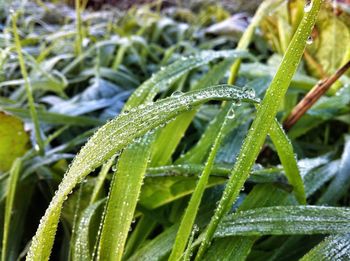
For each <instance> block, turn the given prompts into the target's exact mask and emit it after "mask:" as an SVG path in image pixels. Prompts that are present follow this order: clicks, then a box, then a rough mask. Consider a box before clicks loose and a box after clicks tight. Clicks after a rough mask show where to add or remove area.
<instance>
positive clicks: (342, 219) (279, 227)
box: [215, 206, 350, 237]
mask: <svg viewBox="0 0 350 261" xmlns="http://www.w3.org/2000/svg"><path fill="white" fill-rule="evenodd" d="M349 214H350V209H349V208H337V207H319V206H288V207H285V206H283V207H267V208H257V209H254V210H247V211H241V212H238V213H236V214H231V215H228V216H226V217H225V218H224V219H223V220H222V222H221V224H220V225H219V227H218V230H217V231H216V233H215V236H216V237H226V236H233V235H241V236H254V235H256V236H262V235H300V234H301V235H305V234H306V235H312V234H335V233H348V232H350V223H349Z"/></svg>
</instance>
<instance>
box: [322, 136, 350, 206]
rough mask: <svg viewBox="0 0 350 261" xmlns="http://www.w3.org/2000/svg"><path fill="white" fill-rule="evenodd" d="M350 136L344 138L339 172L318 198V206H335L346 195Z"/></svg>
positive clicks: (349, 179) (348, 180) (348, 179)
mask: <svg viewBox="0 0 350 261" xmlns="http://www.w3.org/2000/svg"><path fill="white" fill-rule="evenodd" d="M349 173H350V135H347V136H345V144H344V151H343V154H342V156H341V160H340V165H339V171H338V173H337V175H336V176H335V178H334V179H333V180H332V182H331V184H330V185H329V186H328V188H327V190H326V192H325V193H324V194H323V195H322V196H321V197H320V198H319V200H318V204H330V205H332V204H335V203H336V202H337V201H338V200H339V199H341V198H342V197H343V196H344V194H346V193H347V192H348V190H349V187H350V175H349Z"/></svg>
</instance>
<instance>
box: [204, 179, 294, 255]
mask: <svg viewBox="0 0 350 261" xmlns="http://www.w3.org/2000/svg"><path fill="white" fill-rule="evenodd" d="M288 196H289V194H288V193H287V192H286V191H284V190H282V189H280V188H278V187H277V186H273V185H271V184H264V185H256V186H254V188H253V190H252V191H251V192H250V193H249V194H248V196H247V197H246V198H245V199H244V201H243V203H242V204H241V205H240V206H239V209H238V211H246V210H249V209H255V208H258V207H272V206H277V205H282V204H284V205H285V202H286V200H287V198H288ZM258 239H259V237H258V236H251V237H248V236H234V237H225V238H217V239H216V240H215V241H214V242H213V244H212V245H211V246H210V248H209V249H208V252H207V254H206V256H205V257H204V260H208V261H209V260H215V259H218V260H237V261H238V260H246V258H247V256H248V254H249V253H250V251H251V248H252V247H253V245H254V243H255V242H256V241H257V240H258Z"/></svg>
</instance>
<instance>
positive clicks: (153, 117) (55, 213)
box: [27, 85, 254, 260]
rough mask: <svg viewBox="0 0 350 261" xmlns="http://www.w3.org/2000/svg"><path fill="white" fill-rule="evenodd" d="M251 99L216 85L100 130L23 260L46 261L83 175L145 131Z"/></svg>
mask: <svg viewBox="0 0 350 261" xmlns="http://www.w3.org/2000/svg"><path fill="white" fill-rule="evenodd" d="M253 98H254V97H253V96H252V95H251V93H250V92H247V91H246V90H242V89H238V88H234V87H232V86H228V85H220V86H216V87H212V88H206V89H203V90H199V91H193V92H191V93H187V94H183V95H181V96H179V97H170V98H167V99H163V100H160V101H158V102H155V103H154V104H149V105H146V106H142V107H139V108H137V109H134V110H132V111H130V112H129V113H125V114H122V115H120V116H119V117H117V118H116V119H114V120H112V121H110V122H108V123H107V124H105V125H104V126H102V127H101V128H100V129H99V130H98V131H97V132H96V133H95V134H94V135H93V136H92V137H91V138H90V140H89V141H88V142H87V143H86V145H85V146H84V147H83V148H82V149H81V151H80V153H79V154H78V155H77V156H76V158H75V159H74V161H73V163H72V165H71V166H70V168H69V170H68V172H67V173H66V175H65V177H64V179H63V180H62V182H61V184H60V185H59V188H58V190H57V192H56V194H55V196H54V198H53V199H52V201H51V203H50V206H49V207H48V209H47V210H46V213H45V215H44V217H43V218H42V220H41V222H40V225H39V228H38V230H37V233H36V235H35V236H34V238H33V242H32V245H31V247H30V250H29V252H28V255H27V260H37V259H41V260H47V259H48V258H49V256H50V252H51V248H52V245H53V240H54V236H55V232H56V228H57V223H58V219H59V216H60V210H61V207H62V204H63V202H64V201H65V199H66V198H67V196H68V195H69V193H70V192H71V191H72V189H73V188H74V187H75V186H76V185H77V184H78V183H79V182H81V181H82V180H83V179H84V177H85V176H86V175H88V174H89V173H90V172H92V171H93V170H94V169H95V168H96V167H98V166H100V165H101V164H102V163H103V162H104V161H106V160H108V159H109V158H110V157H112V156H113V154H114V153H116V152H117V151H119V150H121V149H123V148H124V147H125V146H127V145H128V144H129V143H131V142H132V141H133V140H134V139H135V138H138V137H141V136H142V135H144V134H145V133H146V132H147V131H149V130H152V129H154V128H156V127H158V126H159V125H161V124H162V123H166V122H168V121H169V120H171V119H172V118H174V117H176V116H177V115H179V114H180V113H182V112H184V111H188V110H190V109H192V108H193V107H195V106H197V105H200V104H202V103H204V102H206V101H209V100H232V99H233V100H235V99H240V100H243V101H252V100H253Z"/></svg>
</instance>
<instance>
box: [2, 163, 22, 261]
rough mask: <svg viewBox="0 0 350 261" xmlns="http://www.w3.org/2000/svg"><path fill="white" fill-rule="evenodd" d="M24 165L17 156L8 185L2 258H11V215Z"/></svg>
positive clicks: (4, 260)
mask: <svg viewBox="0 0 350 261" xmlns="http://www.w3.org/2000/svg"><path fill="white" fill-rule="evenodd" d="M21 167H22V159H21V158H17V159H16V160H15V161H14V162H13V164H12V167H11V170H10V176H9V180H8V185H7V196H6V205H5V217H4V231H3V237H2V251H1V260H2V261H6V260H8V258H9V256H8V255H9V253H8V252H9V249H8V237H9V232H10V226H11V216H12V213H13V205H14V199H15V194H16V188H17V182H18V178H19V173H20V171H21Z"/></svg>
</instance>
